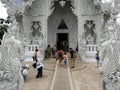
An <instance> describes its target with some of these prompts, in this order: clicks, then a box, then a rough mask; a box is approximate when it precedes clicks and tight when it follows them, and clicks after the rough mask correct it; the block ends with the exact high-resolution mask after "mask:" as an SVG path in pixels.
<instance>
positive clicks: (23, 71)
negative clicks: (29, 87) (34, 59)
mask: <svg viewBox="0 0 120 90" xmlns="http://www.w3.org/2000/svg"><path fill="white" fill-rule="evenodd" d="M28 70H29V65H28V64H25V65H24V66H23V67H22V70H21V72H22V75H23V79H24V81H25V82H26V81H27V78H28Z"/></svg>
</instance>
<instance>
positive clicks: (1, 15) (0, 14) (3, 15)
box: [0, 0, 120, 24]
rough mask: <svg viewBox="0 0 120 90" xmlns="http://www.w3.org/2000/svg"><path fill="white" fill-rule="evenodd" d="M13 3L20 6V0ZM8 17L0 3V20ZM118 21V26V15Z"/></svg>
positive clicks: (119, 21) (119, 20)
mask: <svg viewBox="0 0 120 90" xmlns="http://www.w3.org/2000/svg"><path fill="white" fill-rule="evenodd" d="M13 1H14V3H16V4H18V3H19V4H20V2H21V0H13ZM7 16H8V14H7V12H6V8H5V7H4V5H3V4H2V3H1V1H0V18H4V19H6V17H7ZM118 17H119V18H118V19H117V22H118V23H119V24H120V14H119V15H118Z"/></svg>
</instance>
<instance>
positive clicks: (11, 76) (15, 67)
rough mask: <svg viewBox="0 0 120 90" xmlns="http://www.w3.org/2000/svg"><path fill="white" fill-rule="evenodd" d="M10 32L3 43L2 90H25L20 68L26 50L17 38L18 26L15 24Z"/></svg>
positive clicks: (0, 70)
mask: <svg viewBox="0 0 120 90" xmlns="http://www.w3.org/2000/svg"><path fill="white" fill-rule="evenodd" d="M8 31H9V32H8V33H6V34H5V35H4V37H3V41H2V49H1V50H2V52H1V63H2V67H1V68H0V80H1V81H0V90H23V77H22V75H21V72H20V67H21V60H22V59H23V56H24V49H23V46H22V43H21V41H20V40H19V39H18V37H17V33H18V27H17V25H16V24H14V23H13V25H11V26H10V28H9V29H8ZM6 86H7V87H6Z"/></svg>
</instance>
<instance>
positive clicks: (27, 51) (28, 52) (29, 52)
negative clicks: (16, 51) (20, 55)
mask: <svg viewBox="0 0 120 90" xmlns="http://www.w3.org/2000/svg"><path fill="white" fill-rule="evenodd" d="M36 48H38V45H28V46H26V47H25V56H32V55H33V53H34V51H35V49H36Z"/></svg>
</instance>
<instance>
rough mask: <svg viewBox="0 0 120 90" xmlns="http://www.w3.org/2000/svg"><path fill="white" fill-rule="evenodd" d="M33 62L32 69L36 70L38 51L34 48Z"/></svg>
mask: <svg viewBox="0 0 120 90" xmlns="http://www.w3.org/2000/svg"><path fill="white" fill-rule="evenodd" d="M33 61H34V63H33V65H32V66H33V67H34V68H36V63H37V61H38V49H37V48H36V50H35V52H34V55H33Z"/></svg>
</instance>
